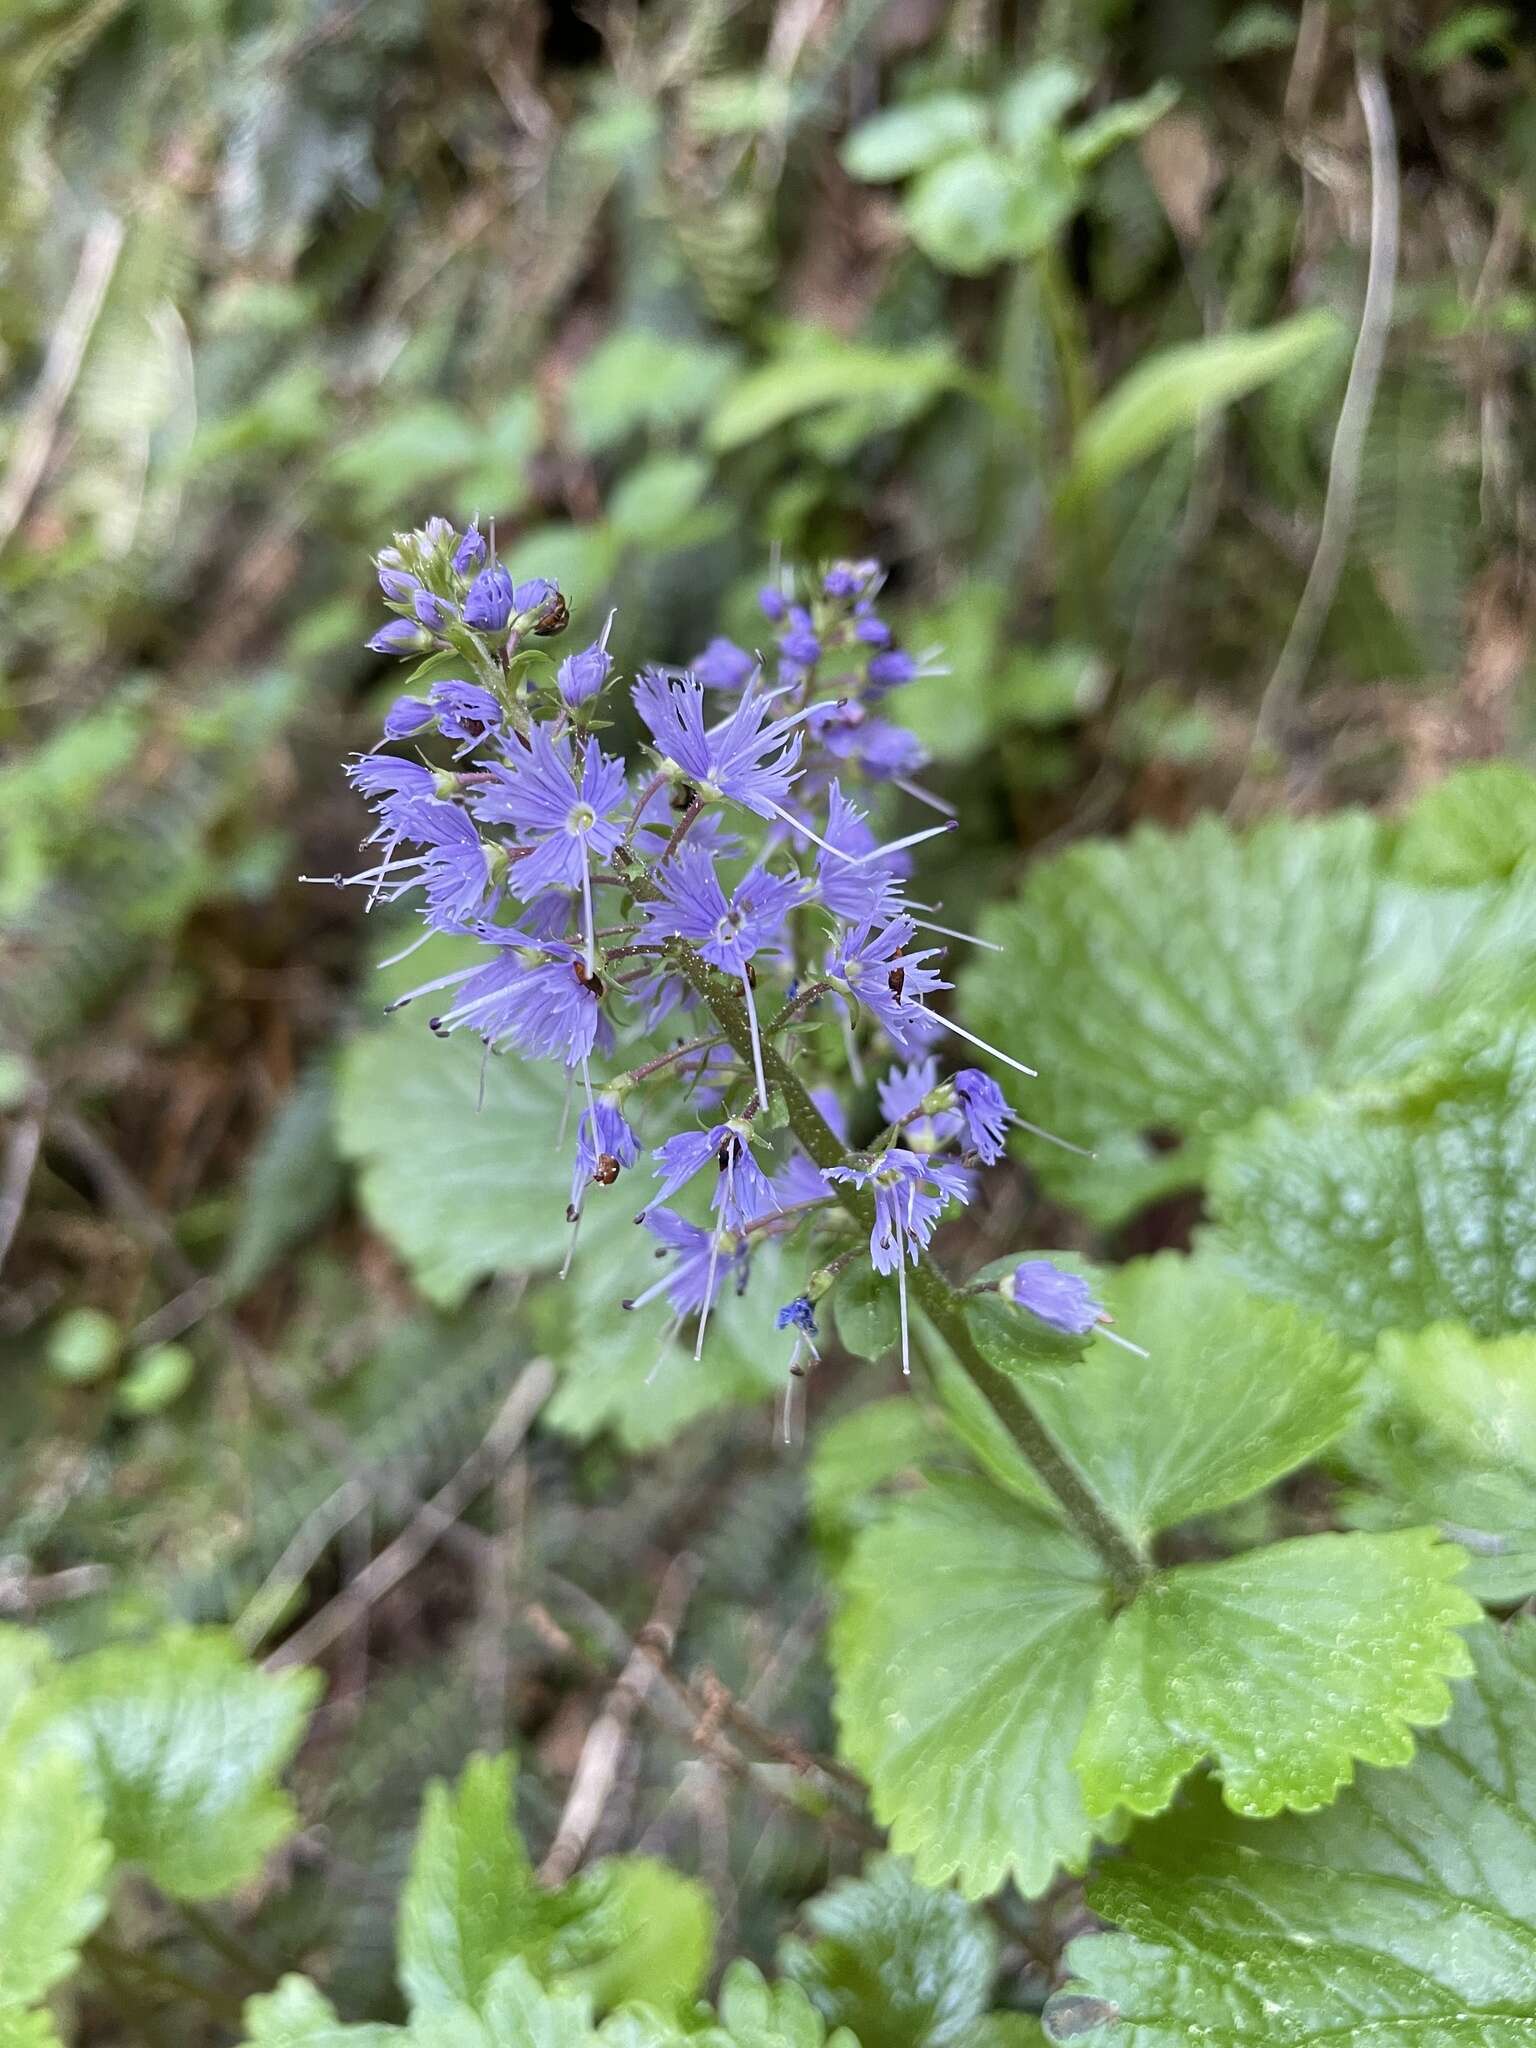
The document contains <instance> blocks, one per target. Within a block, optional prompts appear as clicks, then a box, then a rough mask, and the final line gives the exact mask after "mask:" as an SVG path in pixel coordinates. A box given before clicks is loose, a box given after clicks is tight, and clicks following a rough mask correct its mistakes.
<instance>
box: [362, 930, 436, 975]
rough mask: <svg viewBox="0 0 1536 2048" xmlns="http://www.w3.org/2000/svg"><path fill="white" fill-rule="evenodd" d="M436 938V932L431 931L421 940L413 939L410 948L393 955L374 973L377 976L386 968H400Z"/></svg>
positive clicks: (424, 933)
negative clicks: (401, 964)
mask: <svg viewBox="0 0 1536 2048" xmlns="http://www.w3.org/2000/svg"><path fill="white" fill-rule="evenodd" d="M436 937H437V933H436V932H434V931H430V930H429V931H424V932H423V933H422V935H421V937H420V938H419V939H412V941H411V943H410V944H409V945H408V946H406V947H404V948H403V949H402V950H401V951H400V952H398V953H391V954H390V956H389V958H388V959H387V960H381V961H380V962H379V964H378V966H377V967H376V968H375V969H374V972H375V973H376V974H382V973H383V971H384V969H385V968H386V967H398V966H399V965H400V962H401V961H402V960H409V959H410V957H411V955H412V954H413V953H419V952H420V951H421V949H422V947H423V946H427V945H430V944H431V942H432V941H433V939H435V938H436Z"/></svg>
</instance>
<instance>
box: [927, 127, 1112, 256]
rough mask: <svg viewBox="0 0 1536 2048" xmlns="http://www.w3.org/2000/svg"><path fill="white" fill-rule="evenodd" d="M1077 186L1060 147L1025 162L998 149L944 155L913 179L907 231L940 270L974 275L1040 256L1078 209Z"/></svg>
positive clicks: (1042, 152)
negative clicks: (1020, 161) (961, 154)
mask: <svg viewBox="0 0 1536 2048" xmlns="http://www.w3.org/2000/svg"><path fill="white" fill-rule="evenodd" d="M1080 199H1081V191H1080V188H1079V185H1078V182H1077V179H1076V177H1075V175H1074V174H1073V172H1072V170H1071V169H1070V167H1069V166H1068V164H1067V162H1066V159H1065V158H1064V157H1063V156H1062V154H1061V152H1060V150H1059V148H1053V149H1049V150H1047V149H1042V151H1041V152H1040V154H1039V155H1037V156H1036V157H1033V158H1032V159H1031V160H1030V162H1029V163H1028V164H1020V163H1017V162H1015V161H1014V160H1013V159H1012V158H1011V157H1008V156H1005V155H1003V153H1002V152H1001V151H1000V150H995V149H971V150H967V151H966V152H965V154H964V155H963V156H951V157H946V158H945V159H944V161H943V162H942V163H937V164H934V165H933V166H932V168H931V169H929V170H926V171H924V172H923V173H922V174H921V176H919V177H918V178H917V179H915V180H914V182H913V184H912V185H911V187H910V189H909V190H908V193H907V198H906V203H905V205H904V207H903V208H902V213H903V217H904V219H905V221H906V224H907V231H908V233H909V234H910V235H911V237H912V239H913V241H914V242H916V244H917V246H918V247H919V249H921V250H922V252H923V254H924V255H925V256H926V257H927V258H928V260H929V261H930V262H931V263H935V264H937V265H938V267H939V268H940V269H941V270H954V271H958V272H959V273H960V274H961V276H963V277H979V276H981V275H982V273H983V272H984V271H988V270H993V269H995V268H996V267H997V265H998V264H999V263H1003V262H1006V261H1011V260H1014V259H1017V258H1019V257H1023V256H1033V255H1037V254H1038V253H1039V251H1040V250H1041V249H1043V248H1045V246H1046V245H1047V243H1048V242H1049V241H1050V240H1051V238H1052V236H1053V235H1055V234H1056V233H1057V231H1058V230H1059V229H1060V228H1062V227H1063V226H1064V225H1065V224H1066V222H1067V221H1069V220H1070V219H1071V217H1072V215H1073V214H1074V213H1075V212H1076V210H1077V207H1078V204H1079V201H1080Z"/></svg>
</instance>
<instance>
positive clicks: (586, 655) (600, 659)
mask: <svg viewBox="0 0 1536 2048" xmlns="http://www.w3.org/2000/svg"><path fill="white" fill-rule="evenodd" d="M612 669H613V656H612V655H611V654H610V653H609V652H608V650H607V648H606V647H605V646H604V645H603V643H602V642H601V641H600V640H594V641H593V642H592V645H591V646H590V647H583V648H582V649H581V651H580V653H578V654H568V655H567V656H566V657H565V659H564V661H562V662H561V664H560V666H559V668H557V669H556V671H555V687H556V689H557V690H558V691H559V692H560V695H561V697H562V698H563V699H564V701H565V702H566V703H567V704H569V705H570V706H571V708H572V709H573V710H574V709H575V707H576V706H577V705H578V704H585V703H586V701H587V699H588V698H589V697H595V696H596V695H597V693H598V691H599V690H600V689H601V688H602V687H603V685H604V683H606V682H607V680H608V677H609V675H610V674H611V672H612Z"/></svg>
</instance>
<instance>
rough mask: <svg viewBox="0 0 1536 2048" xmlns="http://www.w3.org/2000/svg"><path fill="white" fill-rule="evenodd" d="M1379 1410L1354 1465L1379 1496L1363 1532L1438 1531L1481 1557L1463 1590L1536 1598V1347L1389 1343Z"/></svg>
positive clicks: (1452, 1326) (1437, 1340) (1447, 1326)
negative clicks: (1432, 1526)
mask: <svg viewBox="0 0 1536 2048" xmlns="http://www.w3.org/2000/svg"><path fill="white" fill-rule="evenodd" d="M1375 1386H1376V1394H1377V1404H1376V1409H1375V1412H1374V1413H1373V1415H1372V1416H1371V1418H1370V1420H1369V1422H1368V1423H1367V1424H1366V1425H1365V1426H1364V1427H1363V1428H1362V1429H1360V1430H1358V1431H1357V1432H1356V1433H1355V1435H1354V1436H1353V1437H1352V1438H1351V1439H1350V1442H1349V1444H1348V1446H1347V1454H1348V1456H1349V1459H1350V1462H1351V1464H1352V1465H1353V1466H1354V1468H1355V1469H1356V1471H1358V1472H1359V1473H1360V1474H1361V1475H1362V1477H1363V1478H1364V1480H1366V1481H1367V1482H1368V1484H1369V1486H1370V1489H1371V1490H1370V1491H1369V1492H1367V1493H1362V1494H1360V1495H1358V1496H1355V1497H1353V1498H1351V1499H1350V1500H1349V1501H1348V1502H1347V1503H1346V1506H1345V1512H1346V1513H1347V1514H1348V1516H1349V1518H1350V1520H1351V1521H1353V1522H1355V1523H1357V1524H1358V1525H1359V1526H1361V1527H1366V1528H1380V1527H1393V1526H1402V1525H1404V1524H1405V1523H1410V1522H1434V1523H1436V1524H1437V1525H1438V1526H1439V1528H1440V1529H1441V1531H1442V1532H1443V1533H1444V1534H1445V1535H1446V1536H1448V1537H1450V1538H1451V1539H1452V1540H1453V1541H1454V1542H1456V1543H1459V1544H1460V1545H1461V1546H1462V1548H1463V1549H1465V1550H1466V1551H1468V1552H1469V1553H1470V1556H1471V1563H1470V1564H1469V1566H1468V1567H1467V1570H1466V1572H1465V1573H1464V1574H1463V1576H1462V1583H1463V1585H1465V1586H1466V1587H1467V1588H1468V1589H1469V1590H1470V1591H1471V1592H1474V1593H1476V1594H1477V1595H1478V1597H1479V1598H1480V1599H1482V1600H1487V1601H1492V1602H1495V1603H1497V1604H1500V1605H1505V1604H1508V1605H1512V1604H1514V1603H1515V1602H1516V1601H1519V1600H1523V1599H1525V1598H1527V1597H1528V1596H1529V1595H1530V1594H1531V1593H1533V1592H1536V1336H1532V1335H1530V1334H1529V1333H1521V1334H1520V1335H1518V1336H1511V1337H1491V1338H1479V1337H1475V1336H1474V1335H1473V1334H1472V1332H1471V1331H1470V1330H1468V1329H1467V1328H1466V1326H1465V1325H1464V1324H1461V1323H1435V1324H1433V1325H1431V1327H1430V1328H1429V1329H1427V1330H1416V1331H1413V1332H1411V1333H1392V1332H1389V1333H1388V1334H1387V1335H1386V1336H1384V1337H1383V1338H1382V1340H1381V1342H1380V1344H1379V1345H1378V1346H1377V1350H1376V1372H1375Z"/></svg>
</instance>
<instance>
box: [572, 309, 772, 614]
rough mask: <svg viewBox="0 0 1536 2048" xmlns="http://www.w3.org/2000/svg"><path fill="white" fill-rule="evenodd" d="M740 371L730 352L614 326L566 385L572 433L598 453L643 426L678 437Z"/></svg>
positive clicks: (649, 330)
mask: <svg viewBox="0 0 1536 2048" xmlns="http://www.w3.org/2000/svg"><path fill="white" fill-rule="evenodd" d="M735 367H736V358H735V355H734V353H733V351H731V350H730V349H727V348H720V347H716V346H714V345H713V344H711V343H707V342H698V341H686V340H682V339H679V338H677V337H675V336H672V335H666V334H658V333H657V332H655V331H654V330H653V329H651V328H648V327H625V326H620V327H617V328H615V329H614V331H613V333H612V334H610V335H609V336H608V337H607V338H606V339H605V340H604V341H602V342H600V343H599V344H598V346H597V347H596V348H595V349H594V350H593V351H592V353H591V355H589V356H588V357H587V359H586V360H585V362H583V363H582V364H581V366H580V368H579V369H578V370H577V371H576V373H575V375H574V376H573V377H572V378H571V381H570V383H569V384H568V385H567V386H566V391H565V410H566V417H567V418H568V420H569V421H570V424H571V432H572V435H573V437H574V439H575V440H576V442H577V445H578V446H579V447H582V448H584V449H587V450H589V451H593V452H596V451H600V450H602V449H605V448H611V447H613V446H614V445H615V444H616V443H617V442H619V441H622V440H624V439H625V438H626V437H627V436H628V435H630V434H632V433H635V432H637V431H638V430H639V429H641V428H647V429H649V430H650V431H651V432H652V433H656V434H663V433H674V434H675V433H677V432H678V431H679V430H680V429H681V428H684V427H687V426H689V425H691V424H692V422H693V421H694V420H697V419H701V418H702V417H703V416H704V414H705V413H707V412H708V411H709V410H710V408H711V406H713V405H714V404H715V402H716V400H717V399H718V398H719V396H720V394H721V392H722V391H723V390H724V389H725V387H726V385H727V384H728V383H729V382H730V380H731V377H732V375H733V374H734V371H735ZM545 573H546V574H552V573H553V572H552V571H546V572H545Z"/></svg>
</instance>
